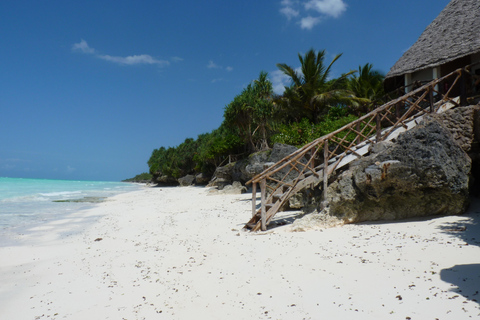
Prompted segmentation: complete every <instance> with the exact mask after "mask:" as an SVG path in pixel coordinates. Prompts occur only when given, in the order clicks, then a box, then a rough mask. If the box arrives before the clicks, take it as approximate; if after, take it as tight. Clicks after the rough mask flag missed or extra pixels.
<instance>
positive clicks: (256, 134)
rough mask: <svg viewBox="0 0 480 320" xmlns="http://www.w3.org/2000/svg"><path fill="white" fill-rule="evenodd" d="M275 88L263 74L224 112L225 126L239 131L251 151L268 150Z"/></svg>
mask: <svg viewBox="0 0 480 320" xmlns="http://www.w3.org/2000/svg"><path fill="white" fill-rule="evenodd" d="M272 94H273V86H272V83H271V82H270V80H268V73H266V72H263V71H262V72H261V73H260V76H259V78H258V79H257V80H254V81H253V82H252V83H250V84H248V86H247V87H246V88H245V89H244V90H243V91H242V93H241V94H239V95H237V96H236V97H235V98H234V99H233V101H232V102H230V103H229V104H228V105H227V106H226V107H225V111H224V114H223V116H224V118H225V124H226V125H227V126H230V127H235V128H237V129H238V130H239V135H240V136H241V137H242V138H243V139H244V141H245V142H246V143H247V145H248V149H249V151H257V150H262V149H266V148H268V131H269V129H270V122H271V121H272V118H273V102H272V98H271V97H272Z"/></svg>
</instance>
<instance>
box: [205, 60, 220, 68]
mask: <svg viewBox="0 0 480 320" xmlns="http://www.w3.org/2000/svg"><path fill="white" fill-rule="evenodd" d="M207 68H208V69H220V68H222V67H220V66H219V65H218V64H216V63H215V62H213V61H212V60H210V61H208V64H207Z"/></svg>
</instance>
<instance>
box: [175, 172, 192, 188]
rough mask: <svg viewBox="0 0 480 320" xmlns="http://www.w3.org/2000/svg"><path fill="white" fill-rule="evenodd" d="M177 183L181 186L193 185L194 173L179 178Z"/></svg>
mask: <svg viewBox="0 0 480 320" xmlns="http://www.w3.org/2000/svg"><path fill="white" fill-rule="evenodd" d="M178 183H179V184H180V186H182V187H188V186H193V185H194V184H195V176H194V175H191V174H189V175H186V176H185V177H182V178H179V179H178Z"/></svg>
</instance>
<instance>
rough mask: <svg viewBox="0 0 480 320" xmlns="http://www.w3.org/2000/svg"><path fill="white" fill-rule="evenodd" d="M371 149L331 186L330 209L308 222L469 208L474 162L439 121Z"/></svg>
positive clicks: (426, 122) (408, 215)
mask: <svg viewBox="0 0 480 320" xmlns="http://www.w3.org/2000/svg"><path fill="white" fill-rule="evenodd" d="M372 152H373V154H371V155H370V156H367V157H365V158H362V159H359V160H357V161H355V162H353V163H352V164H351V165H350V168H349V169H348V170H347V171H345V172H343V173H342V174H341V175H340V176H339V178H338V179H337V180H336V181H335V182H333V183H332V184H331V185H330V186H329V187H328V189H327V199H326V200H327V203H328V205H327V207H326V208H323V210H321V211H320V213H315V214H312V215H311V216H312V217H309V218H308V219H309V220H310V222H312V219H313V220H316V222H319V223H323V224H326V225H334V224H343V223H354V222H361V221H367V220H369V221H371V220H394V219H404V218H411V217H418V216H428V215H437V214H461V213H464V212H465V210H466V208H467V206H468V203H469V202H468V195H469V192H468V191H469V190H468V189H469V173H470V168H471V160H470V158H469V157H468V156H467V154H466V153H465V152H464V150H462V148H460V146H459V145H458V144H457V143H455V141H454V137H452V135H451V133H450V132H449V131H448V129H447V128H445V127H444V126H443V125H442V124H440V122H438V121H437V120H435V119H433V118H431V117H427V118H426V119H425V120H424V123H423V124H420V125H418V126H417V127H415V128H414V129H412V130H410V131H408V132H406V133H404V134H402V135H400V136H399V137H398V139H397V141H396V142H395V143H393V142H383V143H379V144H378V145H377V146H375V148H373V150H372ZM375 152H377V153H375ZM300 228H301V227H300Z"/></svg>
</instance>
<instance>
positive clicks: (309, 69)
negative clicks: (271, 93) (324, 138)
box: [277, 49, 356, 123]
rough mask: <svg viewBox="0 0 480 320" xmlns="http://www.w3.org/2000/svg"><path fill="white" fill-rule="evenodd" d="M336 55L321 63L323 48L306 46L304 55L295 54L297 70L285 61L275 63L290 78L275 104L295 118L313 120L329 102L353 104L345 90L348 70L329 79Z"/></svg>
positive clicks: (323, 55) (325, 109)
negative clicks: (296, 55)
mask: <svg viewBox="0 0 480 320" xmlns="http://www.w3.org/2000/svg"><path fill="white" fill-rule="evenodd" d="M341 56H342V55H341V54H339V55H337V56H335V58H334V59H333V60H332V62H330V64H329V65H328V66H325V64H324V60H325V50H322V51H320V52H318V53H316V52H315V50H314V49H310V50H309V51H308V52H307V53H305V55H304V56H302V55H301V54H298V59H299V60H300V64H301V71H300V72H298V71H295V70H294V69H293V68H292V67H290V66H289V65H287V64H284V63H279V64H277V67H278V68H279V69H280V70H281V71H282V72H283V73H284V74H285V75H287V76H288V77H290V79H291V85H290V87H285V92H284V94H283V97H282V98H281V99H280V100H279V103H280V104H281V105H283V107H284V108H285V107H286V108H287V110H288V111H290V116H293V117H294V119H295V120H297V121H298V120H300V119H301V118H303V117H307V118H308V119H309V120H310V121H312V122H313V123H317V122H318V121H319V120H321V117H322V116H323V115H325V114H326V113H327V111H328V109H329V108H330V107H331V106H333V105H338V104H344V105H350V104H353V103H356V100H355V98H354V97H353V96H352V94H351V93H350V92H349V91H348V90H346V88H345V85H346V81H347V78H348V76H350V75H351V74H353V71H352V72H349V73H346V74H343V75H341V76H340V77H339V78H337V79H330V72H331V68H332V65H333V64H334V63H335V62H336V61H337V60H338V59H339V58H340V57H341Z"/></svg>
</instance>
